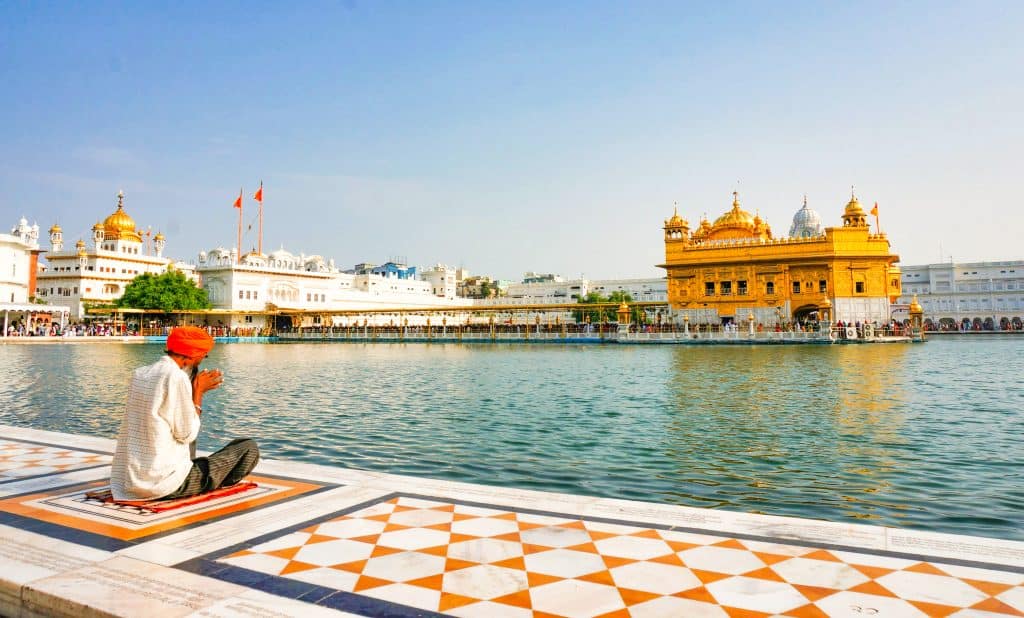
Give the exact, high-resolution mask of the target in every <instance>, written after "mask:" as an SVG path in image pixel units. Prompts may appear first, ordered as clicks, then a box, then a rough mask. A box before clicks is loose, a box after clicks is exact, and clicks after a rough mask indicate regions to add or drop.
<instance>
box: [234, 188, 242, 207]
mask: <svg viewBox="0 0 1024 618" xmlns="http://www.w3.org/2000/svg"><path fill="white" fill-rule="evenodd" d="M235 208H238V209H241V208H242V192H241V191H239V192H238V199H237V200H235Z"/></svg>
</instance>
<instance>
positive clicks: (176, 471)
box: [110, 326, 260, 500]
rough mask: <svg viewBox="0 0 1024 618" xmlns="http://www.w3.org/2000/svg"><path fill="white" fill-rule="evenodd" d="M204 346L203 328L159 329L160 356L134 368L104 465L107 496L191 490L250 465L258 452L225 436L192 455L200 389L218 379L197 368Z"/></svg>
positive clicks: (209, 342) (238, 476)
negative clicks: (162, 336) (163, 346)
mask: <svg viewBox="0 0 1024 618" xmlns="http://www.w3.org/2000/svg"><path fill="white" fill-rule="evenodd" d="M212 348H213V338H212V337H210V335H208V334H207V333H206V331H205V330H203V329H201V328H195V327H193V326H186V327H180V328H175V329H173V330H172V331H171V333H170V334H169V335H168V336H167V354H166V356H163V357H161V358H160V360H158V361H157V362H155V363H153V364H152V365H149V366H146V367H141V368H139V369H136V370H135V373H134V374H133V376H132V382H131V386H130V387H129V389H128V405H127V409H126V410H125V414H124V419H123V420H122V421H121V430H120V432H119V433H118V436H117V450H116V451H115V453H114V461H113V465H112V467H111V471H110V490H111V493H112V495H113V497H114V500H156V499H160V498H185V497H188V496H194V495H197V494H201V493H205V492H208V491H212V490H214V489H217V488H219V487H226V486H228V485H234V484H235V483H237V482H239V481H241V480H242V479H243V478H245V476H246V475H247V474H249V473H250V472H251V471H252V469H253V468H255V467H256V462H257V461H259V458H260V451H259V448H258V447H257V446H256V442H254V441H253V440H249V439H238V440H232V441H231V442H230V443H228V445H227V446H225V447H224V448H222V449H220V450H219V451H217V452H216V453H213V454H211V455H210V456H209V457H197V458H193V457H192V456H193V455H194V454H195V453H194V450H191V449H194V447H190V445H191V444H192V442H193V441H194V440H195V439H196V436H197V435H198V434H199V417H200V415H201V414H202V413H203V409H202V405H201V404H202V402H203V395H204V394H205V393H206V392H207V391H211V390H213V389H216V388H219V387H220V385H221V383H222V382H223V380H224V378H223V374H221V372H220V371H218V370H216V369H212V370H205V371H199V363H201V362H202V361H203V359H204V358H206V355H207V354H208V353H209V352H210V350H211V349H212ZM190 375H191V379H190V377H189V376H190Z"/></svg>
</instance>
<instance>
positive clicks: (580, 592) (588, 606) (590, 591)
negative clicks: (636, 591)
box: [530, 580, 625, 617]
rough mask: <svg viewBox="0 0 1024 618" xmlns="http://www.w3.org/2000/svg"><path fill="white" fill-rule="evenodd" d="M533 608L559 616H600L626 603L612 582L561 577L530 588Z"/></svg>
mask: <svg viewBox="0 0 1024 618" xmlns="http://www.w3.org/2000/svg"><path fill="white" fill-rule="evenodd" d="M530 600H531V601H532V604H533V609H534V610H535V611H540V612H547V613H549V614H557V615H559V616H569V617H576V616H588V617H589V616H599V615H601V614H606V613H608V612H612V611H615V610H618V609H622V608H624V607H625V603H623V601H622V597H621V596H620V595H619V591H618V590H616V589H615V588H613V587H612V586H602V585H600V584H593V583H590V582H582V581H576V580H563V581H560V582H555V583H553V584H547V585H546V586H540V587H537V588H533V589H531V590H530Z"/></svg>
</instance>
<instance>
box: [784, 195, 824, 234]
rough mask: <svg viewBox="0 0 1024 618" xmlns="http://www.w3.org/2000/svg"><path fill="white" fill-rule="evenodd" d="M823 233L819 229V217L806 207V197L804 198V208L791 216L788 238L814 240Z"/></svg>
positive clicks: (820, 228)
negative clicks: (791, 221)
mask: <svg viewBox="0 0 1024 618" xmlns="http://www.w3.org/2000/svg"><path fill="white" fill-rule="evenodd" d="M824 233H825V231H824V229H823V228H822V227H821V215H819V214H818V213H817V212H815V211H813V210H811V209H810V208H808V207H807V197H804V207H803V208H801V209H800V210H798V211H796V214H795V215H793V225H791V226H790V227H789V237H790V238H814V237H815V236H821V235H822V234H824Z"/></svg>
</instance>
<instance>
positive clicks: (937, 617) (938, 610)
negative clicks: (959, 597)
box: [905, 599, 963, 618]
mask: <svg viewBox="0 0 1024 618" xmlns="http://www.w3.org/2000/svg"><path fill="white" fill-rule="evenodd" d="M905 600H906V601H907V603H910V604H911V605H913V606H914V607H916V608H917V609H919V610H921V611H922V612H924V613H925V614H927V615H929V616H932V618H944V617H945V616H951V615H953V614H955V613H956V612H958V611H960V610H961V609H963V608H962V607H951V606H949V605H939V604H937V603H925V602H923V601H911V600H909V599H905Z"/></svg>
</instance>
